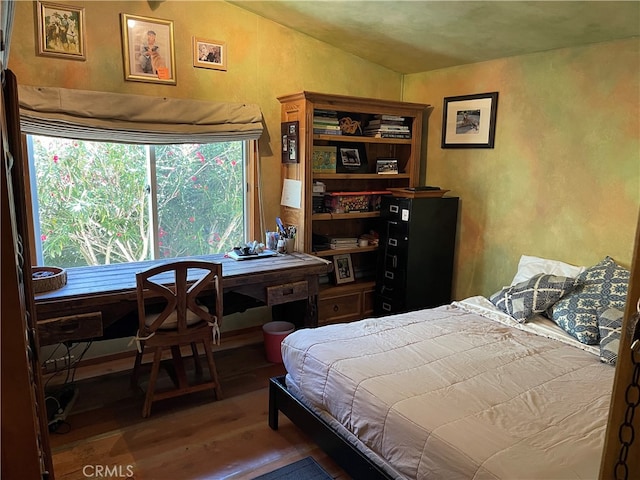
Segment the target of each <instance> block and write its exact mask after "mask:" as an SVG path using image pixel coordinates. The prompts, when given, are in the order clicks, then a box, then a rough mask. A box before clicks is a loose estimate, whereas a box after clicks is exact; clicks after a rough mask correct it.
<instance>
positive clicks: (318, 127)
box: [313, 109, 342, 135]
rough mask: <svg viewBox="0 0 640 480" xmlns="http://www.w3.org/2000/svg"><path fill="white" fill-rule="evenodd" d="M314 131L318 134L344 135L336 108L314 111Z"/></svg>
mask: <svg viewBox="0 0 640 480" xmlns="http://www.w3.org/2000/svg"><path fill="white" fill-rule="evenodd" d="M313 133H314V134H316V135H342V131H341V130H340V124H339V123H338V112H336V111H335V110H321V109H315V110H314V111H313Z"/></svg>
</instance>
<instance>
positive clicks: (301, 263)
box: [35, 253, 332, 345]
mask: <svg viewBox="0 0 640 480" xmlns="http://www.w3.org/2000/svg"><path fill="white" fill-rule="evenodd" d="M191 258H197V259H202V260H208V261H216V262H221V263H222V276H223V288H224V292H225V302H226V297H227V294H228V293H233V294H241V296H240V297H239V298H241V299H242V298H244V299H247V300H248V301H247V302H246V307H247V308H249V307H251V306H256V305H262V304H264V305H268V306H281V307H285V310H286V307H287V306H291V305H293V304H294V303H297V309H295V311H296V312H303V316H304V319H299V318H286V320H287V321H293V322H294V323H296V324H297V325H296V326H298V327H299V326H316V325H317V323H318V309H317V297H318V276H319V275H322V274H325V273H328V272H330V271H331V270H332V264H331V262H329V261H327V260H324V259H322V258H319V257H315V256H312V255H307V254H304V253H292V254H287V255H279V256H277V257H266V258H257V259H251V260H243V261H236V260H233V259H231V258H227V257H225V256H224V255H222V254H219V255H201V256H196V257H191ZM171 260H174V259H171ZM166 261H168V260H149V261H144V262H134V263H120V264H113V265H98V266H89V267H75V268H68V269H67V284H66V285H65V286H64V287H62V288H60V289H58V290H53V291H50V292H45V293H40V294H37V295H36V296H35V306H36V318H37V323H38V336H39V340H40V344H41V345H51V344H54V343H59V342H65V341H79V340H83V339H89V338H100V337H103V333H104V329H106V328H107V327H109V326H111V325H113V324H114V323H115V322H117V321H119V320H123V319H124V320H126V322H127V323H129V324H131V325H130V327H132V331H133V332H134V333H135V328H137V316H136V315H135V312H136V308H137V306H136V278H135V274H136V272H138V271H140V270H144V269H146V268H149V267H151V266H153V265H157V264H160V263H162V262H166ZM194 280H195V279H194ZM247 297H249V298H247ZM301 304H302V306H301ZM299 316H300V315H299V314H298V317H299ZM287 317H289V315H287ZM132 334H133V333H132ZM123 336H126V335H123ZM112 338H114V337H112Z"/></svg>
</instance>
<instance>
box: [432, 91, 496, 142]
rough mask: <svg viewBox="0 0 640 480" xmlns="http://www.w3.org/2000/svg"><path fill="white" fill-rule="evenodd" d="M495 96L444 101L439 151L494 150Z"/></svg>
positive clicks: (452, 98)
mask: <svg viewBox="0 0 640 480" xmlns="http://www.w3.org/2000/svg"><path fill="white" fill-rule="evenodd" d="M497 109H498V92H492V93H479V94H477V95H466V96H462V97H446V98H445V99H444V107H443V116H442V145H441V147H442V148H493V144H494V139H495V133H496V112H497Z"/></svg>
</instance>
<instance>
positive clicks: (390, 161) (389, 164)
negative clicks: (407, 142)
mask: <svg viewBox="0 0 640 480" xmlns="http://www.w3.org/2000/svg"><path fill="white" fill-rule="evenodd" d="M376 173H378V174H380V175H397V174H398V159H397V158H378V159H377V160H376Z"/></svg>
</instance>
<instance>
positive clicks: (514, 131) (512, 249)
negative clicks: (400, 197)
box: [403, 39, 640, 299]
mask: <svg viewBox="0 0 640 480" xmlns="http://www.w3.org/2000/svg"><path fill="white" fill-rule="evenodd" d="M639 76H640V40H639V39H630V40H624V41H617V42H611V43H603V44H597V45H592V46H586V47H580V48H568V49H562V50H555V51H550V52H545V53H540V54H532V55H526V56H520V57H512V58H505V59H500V60H496V61H491V62H486V63H478V64H474V65H468V66H462V67H456V68H448V69H443V70H439V71H433V72H424V73H419V74H413V75H407V76H405V78H404V98H403V99H404V100H407V101H414V102H425V103H430V104H431V105H433V106H434V109H433V111H432V113H431V115H430V118H429V126H428V139H427V168H426V179H425V182H426V183H427V184H432V185H439V186H441V187H442V188H447V189H451V192H450V193H449V194H450V195H456V196H460V198H461V221H460V229H459V235H458V241H459V244H458V249H457V260H456V279H455V288H454V292H455V297H456V298H458V299H460V298H465V297H467V296H470V295H477V294H482V295H485V296H486V295H490V294H492V293H493V292H495V291H497V290H498V289H500V288H501V287H502V286H503V285H506V284H509V283H510V281H511V279H512V277H513V275H514V273H515V271H516V268H517V263H518V260H519V258H520V255H522V254H526V255H535V256H541V257H546V258H552V259H557V260H562V261H565V262H569V263H573V264H578V265H592V264H594V263H597V262H598V261H600V260H601V259H602V258H604V256H606V255H610V256H612V257H613V258H614V259H615V260H616V261H618V262H619V263H621V264H622V265H625V266H626V267H629V266H630V264H631V257H632V253H633V241H634V233H635V230H636V225H637V220H638V210H639V206H640V145H639V138H640V123H639V121H638V114H639V113H640V98H639V95H640V78H639ZM493 91H497V92H499V100H498V113H497V122H496V127H497V128H496V140H495V148H494V149H442V148H441V147H440V142H441V135H442V106H443V99H444V97H448V96H457V95H469V94H474V93H484V92H493Z"/></svg>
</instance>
